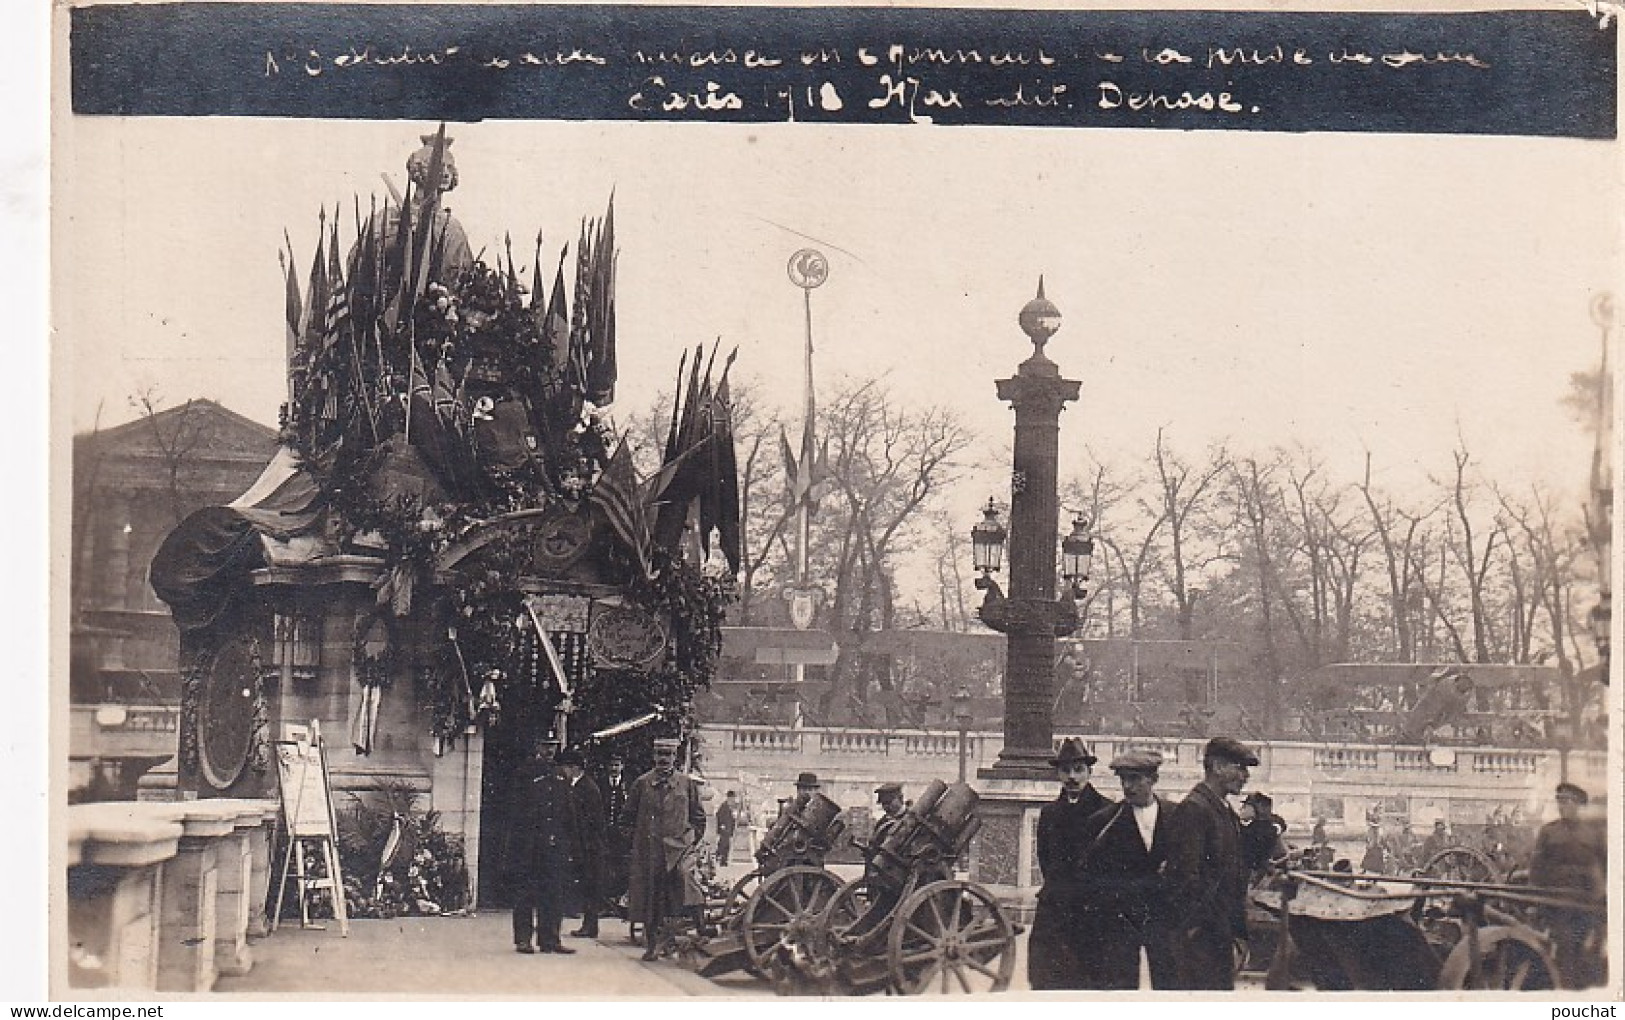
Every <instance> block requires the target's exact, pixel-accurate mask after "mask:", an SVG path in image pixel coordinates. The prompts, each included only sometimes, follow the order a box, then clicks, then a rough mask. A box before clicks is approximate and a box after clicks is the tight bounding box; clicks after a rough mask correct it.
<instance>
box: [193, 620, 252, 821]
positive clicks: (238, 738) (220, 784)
mask: <svg viewBox="0 0 1625 1020" xmlns="http://www.w3.org/2000/svg"><path fill="white" fill-rule="evenodd" d="M252 644H253V639H252V638H250V637H248V636H247V635H238V636H237V637H234V638H231V639H230V640H228V641H227V642H226V643H225V644H224V645H222V646H221V647H220V650H219V651H217V652H215V653H214V660H213V661H212V662H210V663H209V668H208V671H207V672H206V673H205V674H204V676H203V683H202V684H201V690H200V691H199V692H198V742H197V743H198V765H199V766H200V767H201V770H202V772H203V778H204V779H205V780H207V781H208V783H209V785H210V786H212V787H214V788H215V789H216V790H224V789H227V788H228V787H230V786H231V784H232V783H234V782H236V781H237V777H238V776H240V775H242V774H243V767H244V766H245V765H247V764H248V754H249V751H250V750H252V747H253V741H254V685H255V684H256V683H257V682H258V677H257V676H256V665H255V662H254V657H253V653H252Z"/></svg>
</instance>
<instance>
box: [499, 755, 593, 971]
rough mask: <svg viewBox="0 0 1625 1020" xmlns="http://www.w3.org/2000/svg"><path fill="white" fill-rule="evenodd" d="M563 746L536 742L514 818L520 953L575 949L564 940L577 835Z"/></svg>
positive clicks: (512, 866) (510, 846) (511, 835)
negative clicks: (559, 760) (562, 768)
mask: <svg viewBox="0 0 1625 1020" xmlns="http://www.w3.org/2000/svg"><path fill="white" fill-rule="evenodd" d="M558 748H559V744H558V741H556V740H550V739H539V740H537V741H536V742H535V744H534V745H533V748H532V758H531V760H530V761H529V762H528V763H527V764H526V765H525V767H523V768H522V769H521V770H520V772H519V776H518V789H517V791H516V793H515V796H514V802H513V814H512V815H511V818H510V822H509V828H508V837H507V845H506V850H507V854H506V860H507V863H508V867H509V870H510V873H511V876H512V880H513V881H512V889H513V945H514V949H515V950H516V951H518V952H521V953H537V952H542V953H563V954H569V953H574V952H575V950H574V949H570V948H567V947H566V946H565V945H564V944H563V942H561V941H560V939H559V928H560V927H561V925H562V923H563V919H564V894H565V885H566V883H567V882H568V880H569V877H570V858H571V851H572V849H573V847H574V845H575V842H576V835H575V813H574V810H573V809H572V808H571V806H570V786H569V783H568V782H567V781H566V780H565V778H564V776H562V775H561V774H560V773H559V769H558V766H557V764H556V762H555V760H554V758H555V755H556V754H557V753H558ZM532 936H534V937H535V943H534V945H533V944H532V941H531V939H532Z"/></svg>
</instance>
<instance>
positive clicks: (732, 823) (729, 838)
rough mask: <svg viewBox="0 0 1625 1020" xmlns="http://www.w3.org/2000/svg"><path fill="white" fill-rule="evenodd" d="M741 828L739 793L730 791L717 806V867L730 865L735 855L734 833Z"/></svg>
mask: <svg viewBox="0 0 1625 1020" xmlns="http://www.w3.org/2000/svg"><path fill="white" fill-rule="evenodd" d="M738 827H739V791H738V790H729V791H728V795H727V796H725V797H723V798H722V803H721V804H719V805H717V867H719V868H723V867H727V865H728V858H729V857H730V856H731V855H732V854H733V843H734V832H735V830H736V829H738Z"/></svg>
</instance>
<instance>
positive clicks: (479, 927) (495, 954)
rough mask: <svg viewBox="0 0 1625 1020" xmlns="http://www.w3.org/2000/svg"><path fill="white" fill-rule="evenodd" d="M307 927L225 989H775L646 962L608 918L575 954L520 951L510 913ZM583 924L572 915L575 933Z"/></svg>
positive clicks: (656, 994)
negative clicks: (344, 928) (343, 931)
mask: <svg viewBox="0 0 1625 1020" xmlns="http://www.w3.org/2000/svg"><path fill="white" fill-rule="evenodd" d="M324 923H326V924H327V928H326V930H323V931H315V930H301V929H300V928H299V925H298V922H297V921H296V922H294V924H293V925H292V926H291V927H289V926H286V925H284V926H283V927H281V928H279V929H278V930H277V931H276V933H275V934H273V935H271V936H269V937H267V938H264V939H261V940H259V941H257V942H255V943H254V944H253V953H254V967H253V969H252V970H250V971H249V972H248V973H247V974H245V975H243V976H241V977H226V978H221V979H220V981H219V982H218V983H217V984H216V985H215V991H216V992H217V993H224V994H230V995H243V996H250V997H254V996H264V995H281V994H285V993H305V994H310V995H318V996H321V995H335V996H337V995H361V996H393V995H408V996H436V995H446V996H452V997H456V998H469V997H473V996H497V997H503V996H515V997H521V998H563V997H569V996H580V997H583V998H591V999H618V998H655V999H676V998H684V997H688V996H703V995H713V996H714V995H724V996H741V995H765V996H769V997H771V996H772V990H771V989H769V988H768V987H767V986H766V985H765V984H762V983H759V982H757V981H754V980H751V979H749V978H744V977H742V978H741V979H738V980H734V979H730V980H727V981H708V980H706V979H705V978H702V977H700V976H699V975H698V974H695V973H692V972H691V971H689V970H687V969H685V968H683V967H681V966H679V965H678V964H676V963H675V962H673V961H671V960H661V961H657V962H654V963H643V962H640V961H639V959H638V957H639V955H640V954H641V953H642V949H641V947H639V946H634V945H631V944H630V943H628V942H627V940H626V923H625V922H624V921H618V920H607V921H604V922H603V923H602V925H601V926H600V936H599V938H597V939H577V938H570V937H568V936H566V937H565V942H566V943H568V944H569V946H570V947H571V948H572V949H575V950H577V952H576V954H575V955H574V956H554V955H551V954H541V953H538V954H536V955H534V956H525V955H522V954H520V953H516V952H514V949H513V935H512V931H511V929H510V927H509V923H510V922H509V915H508V913H507V911H492V912H487V913H480V914H478V915H475V916H467V917H403V918H397V919H395V920H389V921H382V920H357V921H351V922H350V934H349V935H348V936H347V937H345V936H340V935H339V933H338V929H337V925H336V924H334V923H333V922H331V921H329V922H324ZM574 924H575V922H573V921H566V922H565V930H566V931H567V932H568V931H569V930H571V929H572V928H573V927H574Z"/></svg>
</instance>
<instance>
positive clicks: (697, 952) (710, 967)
mask: <svg viewBox="0 0 1625 1020" xmlns="http://www.w3.org/2000/svg"><path fill="white" fill-rule="evenodd" d="M845 834H846V822H845V820H844V819H843V818H842V817H841V806H840V805H839V804H837V803H835V802H834V801H833V800H830V799H829V798H828V797H826V796H824V795H823V794H821V793H813V794H811V795H810V796H808V797H807V798H805V799H804V800H799V801H797V802H794V803H791V804H789V805H786V807H785V809H784V810H783V811H782V812H780V813H779V817H778V818H777V819H776V820H775V821H774V822H773V827H772V828H771V829H769V830H768V832H767V834H766V835H765V836H763V837H762V845H761V846H760V847H758V848H757V850H756V867H755V868H754V869H752V870H751V871H750V872H749V873H748V874H746V875H745V876H744V877H742V878H740V879H739V881H737V882H735V883H734V884H733V887H732V888H731V889H729V890H728V895H727V896H726V897H725V898H724V899H722V900H721V901H718V902H714V903H711V904H707V907H706V915H707V916H706V926H707V927H708V928H711V929H713V930H715V931H716V932H717V934H716V935H715V936H713V937H710V938H705V937H702V936H696V937H692V938H689V939H687V940H686V941H684V942H683V943H681V944H680V945H679V947H678V955H679V956H680V957H681V958H682V959H683V960H684V962H686V963H688V964H689V965H690V966H692V967H693V968H694V969H695V970H697V971H699V973H700V974H702V975H704V976H705V977H718V976H720V975H723V974H727V973H730V972H732V971H736V970H739V969H741V968H746V969H749V970H752V971H754V972H758V973H760V972H762V969H763V967H764V965H765V964H766V962H767V958H768V956H769V955H770V953H771V952H772V950H773V948H774V947H775V946H776V945H778V943H779V942H780V940H781V939H782V937H783V933H784V932H785V930H786V929H788V928H790V927H791V926H793V925H795V924H797V923H798V922H799V921H800V919H801V918H802V917H803V916H806V915H811V916H816V915H817V914H819V913H821V912H822V911H823V909H824V906H825V905H826V904H828V903H829V900H830V897H831V896H833V895H834V893H835V891H836V889H838V888H839V887H840V885H841V881H840V879H839V878H837V877H836V876H834V875H832V874H830V873H829V872H828V871H825V870H824V858H825V855H826V854H828V853H829V852H830V850H832V849H834V847H835V846H836V844H837V843H838V842H839V841H840V840H841V838H842V837H843V836H844V835H845Z"/></svg>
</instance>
